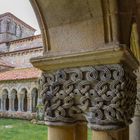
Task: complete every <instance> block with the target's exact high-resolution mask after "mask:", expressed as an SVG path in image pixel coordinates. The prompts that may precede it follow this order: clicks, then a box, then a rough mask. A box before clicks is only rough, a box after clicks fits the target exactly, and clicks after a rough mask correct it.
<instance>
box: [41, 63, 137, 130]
mask: <svg viewBox="0 0 140 140" xmlns="http://www.w3.org/2000/svg"><path fill="white" fill-rule="evenodd" d="M135 79H136V77H135V75H133V73H132V72H131V73H130V72H129V71H128V70H127V71H126V70H125V69H124V68H123V66H122V65H119V64H115V65H103V66H94V67H92V66H91V67H81V68H73V69H62V70H59V71H56V72H54V73H49V74H48V73H43V74H42V77H41V79H40V88H41V94H42V96H43V103H44V104H45V119H46V120H47V121H49V122H67V123H69V122H75V121H81V120H87V121H88V123H89V126H90V127H92V128H93V129H101V128H100V126H104V127H102V128H103V129H112V128H114V127H115V128H117V127H123V126H125V125H128V124H129V123H130V119H131V118H132V117H133V115H134V107H135V99H136V80H135Z"/></svg>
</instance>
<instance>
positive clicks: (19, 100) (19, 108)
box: [18, 97, 21, 111]
mask: <svg viewBox="0 0 140 140" xmlns="http://www.w3.org/2000/svg"><path fill="white" fill-rule="evenodd" d="M18 111H21V98H20V97H18Z"/></svg>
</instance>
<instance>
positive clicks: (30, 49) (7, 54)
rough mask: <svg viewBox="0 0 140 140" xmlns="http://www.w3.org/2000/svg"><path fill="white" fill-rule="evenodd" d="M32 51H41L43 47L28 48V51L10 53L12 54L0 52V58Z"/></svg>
mask: <svg viewBox="0 0 140 140" xmlns="http://www.w3.org/2000/svg"><path fill="white" fill-rule="evenodd" d="M34 51H43V47H42V46H40V47H35V48H29V49H24V50H18V51H12V52H4V53H3V52H2V53H0V57H2V56H9V55H17V54H21V53H22V54H23V53H30V52H34Z"/></svg>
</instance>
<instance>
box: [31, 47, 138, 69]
mask: <svg viewBox="0 0 140 140" xmlns="http://www.w3.org/2000/svg"><path fill="white" fill-rule="evenodd" d="M55 54H57V53H55ZM31 63H32V64H33V65H34V66H35V67H37V68H39V69H41V70H43V71H53V70H56V69H61V68H71V67H81V66H88V65H103V64H115V63H124V64H127V66H128V67H130V68H131V69H132V70H134V69H137V68H138V65H139V62H138V61H137V59H136V58H135V57H134V55H133V54H132V52H131V51H130V50H129V49H128V48H126V47H122V48H120V47H112V48H109V49H104V50H100V51H87V52H86V51H85V52H81V53H75V54H67V55H60V56H59V55H56V56H54V55H51V54H49V53H48V54H46V56H43V57H36V58H32V59H31Z"/></svg>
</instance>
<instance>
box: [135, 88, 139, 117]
mask: <svg viewBox="0 0 140 140" xmlns="http://www.w3.org/2000/svg"><path fill="white" fill-rule="evenodd" d="M135 115H136V116H140V93H139V89H138V90H137V99H136V108H135Z"/></svg>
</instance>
